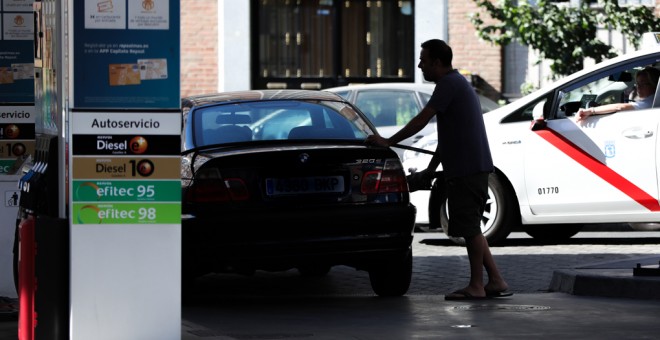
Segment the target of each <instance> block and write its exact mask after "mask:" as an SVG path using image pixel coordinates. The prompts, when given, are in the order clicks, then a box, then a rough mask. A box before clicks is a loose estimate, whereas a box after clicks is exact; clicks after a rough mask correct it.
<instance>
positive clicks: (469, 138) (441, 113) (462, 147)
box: [427, 70, 493, 178]
mask: <svg viewBox="0 0 660 340" xmlns="http://www.w3.org/2000/svg"><path fill="white" fill-rule="evenodd" d="M427 105H428V106H429V107H431V108H433V109H435V110H436V112H437V113H436V116H437V124H438V151H439V152H440V159H441V162H442V169H443V171H444V175H445V178H451V177H461V176H468V175H473V174H476V173H480V172H492V171H493V159H492V157H491V154H490V147H489V145H488V138H487V136H486V128H485V126H484V119H483V113H482V112H481V104H480V103H479V97H478V96H477V93H476V92H475V91H474V89H473V88H472V86H471V85H470V83H468V81H467V79H465V77H464V76H463V75H461V74H460V73H458V71H457V70H452V71H451V72H449V73H447V74H446V75H444V76H443V77H442V78H440V80H438V81H437V82H436V85H435V90H434V91H433V95H432V96H431V99H430V100H429V102H428V104H427Z"/></svg>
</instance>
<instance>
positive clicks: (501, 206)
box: [429, 173, 516, 246]
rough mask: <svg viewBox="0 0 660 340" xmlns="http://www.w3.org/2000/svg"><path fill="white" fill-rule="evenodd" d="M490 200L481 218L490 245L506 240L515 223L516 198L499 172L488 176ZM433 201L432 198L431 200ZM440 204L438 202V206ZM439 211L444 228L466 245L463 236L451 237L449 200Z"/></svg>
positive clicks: (457, 242) (452, 238)
mask: <svg viewBox="0 0 660 340" xmlns="http://www.w3.org/2000/svg"><path fill="white" fill-rule="evenodd" d="M488 197H489V198H488V201H486V209H485V210H484V213H483V216H482V218H481V232H482V233H483V235H484V237H486V240H487V241H488V244H489V245H496V244H498V243H501V242H502V241H504V240H505V239H506V238H507V237H508V236H509V234H510V233H511V227H512V226H513V225H514V218H513V215H514V213H515V208H516V207H515V202H516V201H515V199H512V197H513V196H512V192H511V190H510V189H508V187H507V186H505V184H504V183H502V181H501V180H500V178H499V177H498V175H497V174H495V173H492V174H490V176H489V177H488ZM429 201H431V200H429ZM438 205H439V204H436V206H438ZM439 210H440V211H439V212H436V213H437V215H438V216H439V217H440V223H441V225H442V230H443V232H444V233H445V235H447V236H448V237H449V239H450V240H452V242H454V243H456V244H458V245H462V246H464V245H465V240H464V239H463V238H462V237H451V236H449V235H448V230H449V213H448V210H447V202H446V200H445V203H444V204H442V205H441V207H440V208H439Z"/></svg>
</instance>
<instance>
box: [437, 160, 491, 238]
mask: <svg viewBox="0 0 660 340" xmlns="http://www.w3.org/2000/svg"><path fill="white" fill-rule="evenodd" d="M488 175H489V173H487V172H482V173H478V174H475V175H470V176H464V177H455V178H450V179H447V180H446V182H445V185H446V190H447V208H448V209H449V210H448V215H449V231H448V232H447V235H449V236H452V237H472V236H477V235H479V234H481V220H482V218H483V213H484V209H485V208H486V201H487V200H488Z"/></svg>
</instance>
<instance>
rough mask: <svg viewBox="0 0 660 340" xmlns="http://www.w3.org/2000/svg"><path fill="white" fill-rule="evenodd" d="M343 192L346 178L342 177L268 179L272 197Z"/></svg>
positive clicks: (268, 187) (269, 193) (267, 184)
mask: <svg viewBox="0 0 660 340" xmlns="http://www.w3.org/2000/svg"><path fill="white" fill-rule="evenodd" d="M342 191H344V177H342V176H323V177H298V178H267V179H266V193H267V194H268V195H271V196H274V195H293V194H313V193H331V192H342Z"/></svg>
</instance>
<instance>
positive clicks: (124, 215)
mask: <svg viewBox="0 0 660 340" xmlns="http://www.w3.org/2000/svg"><path fill="white" fill-rule="evenodd" d="M72 214H73V218H72V222H73V224H180V223H181V203H149V202H141V203H101V204H94V203H74V204H73V212H72Z"/></svg>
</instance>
